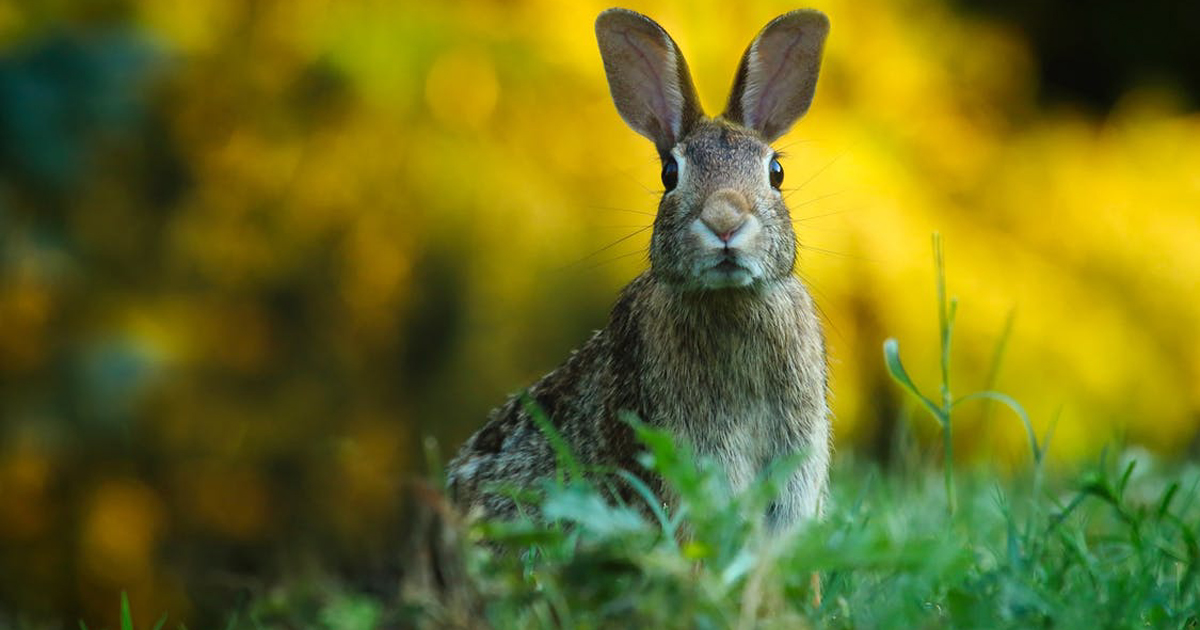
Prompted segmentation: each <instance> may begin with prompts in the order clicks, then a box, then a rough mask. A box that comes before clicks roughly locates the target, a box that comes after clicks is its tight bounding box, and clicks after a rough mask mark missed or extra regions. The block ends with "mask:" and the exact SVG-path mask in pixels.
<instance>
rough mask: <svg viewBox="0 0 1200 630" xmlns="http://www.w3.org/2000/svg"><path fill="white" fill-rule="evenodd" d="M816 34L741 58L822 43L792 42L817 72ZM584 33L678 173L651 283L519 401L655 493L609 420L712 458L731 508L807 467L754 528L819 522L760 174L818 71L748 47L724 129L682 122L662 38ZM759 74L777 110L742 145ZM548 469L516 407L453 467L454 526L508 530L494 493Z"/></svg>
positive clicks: (781, 264)
mask: <svg viewBox="0 0 1200 630" xmlns="http://www.w3.org/2000/svg"><path fill="white" fill-rule="evenodd" d="M776 25H780V26H778V27H777V26H776ZM822 28H824V29H827V28H828V23H827V22H825V21H824V16H821V15H820V14H818V13H815V12H793V13H790V14H787V15H784V16H781V17H780V18H778V19H776V20H775V21H773V22H772V23H771V24H769V25H768V26H767V28H766V29H764V31H763V33H760V35H759V38H757V39H756V40H755V44H758V43H759V42H760V41H764V39H763V38H764V34H766V35H769V36H770V37H771V38H773V39H774V40H781V41H783V44H780V45H779V46H780V47H781V49H784V48H786V49H787V50H791V49H792V48H795V47H794V46H785V44H787V38H788V37H801V36H803V37H809V38H811V37H819V41H816V42H815V43H814V42H813V41H809V40H805V44H806V45H807V47H808V49H812V48H813V47H814V45H815V48H816V50H817V54H818V58H819V51H820V45H821V43H822V42H823V39H824V30H822ZM814 29H815V30H814ZM814 32H815V33H816V34H815V35H814ZM597 33H598V38H599V40H600V43H601V52H602V53H603V55H604V57H605V68H606V71H607V72H608V74H609V82H610V85H611V87H612V91H613V97H614V100H615V101H616V102H617V107H618V110H620V111H621V113H622V116H623V117H624V118H625V119H626V120H627V121H630V124H631V126H634V128H635V129H637V130H638V131H639V132H641V133H643V134H644V135H647V136H648V137H650V138H651V139H652V140H654V141H655V142H656V144H657V145H658V146H659V148H660V152H661V153H662V154H663V159H664V160H675V161H677V163H678V164H679V183H678V186H677V187H676V188H675V189H674V190H671V191H668V192H667V193H666V194H664V196H663V199H662V201H661V203H660V204H659V209H658V214H657V216H656V219H655V222H654V235H653V237H652V239H651V247H650V259H651V268H650V270H648V271H647V272H645V273H643V274H642V275H640V276H639V277H638V278H637V279H635V280H634V281H633V282H632V283H630V284H629V286H627V287H626V288H625V289H624V290H623V291H622V293H621V296H620V298H619V299H618V300H617V304H616V306H615V307H614V308H613V311H612V315H611V317H610V319H609V322H608V324H607V326H605V327H604V328H603V329H602V330H599V331H597V332H596V333H595V334H594V335H593V336H592V338H591V339H590V340H588V341H587V342H586V343H585V344H584V345H583V346H582V347H580V348H579V349H578V350H576V351H575V352H573V353H572V354H571V356H570V357H568V358H567V360H566V362H564V363H563V364H562V365H561V366H559V367H558V368H557V369H555V370H554V371H552V372H550V373H549V374H547V375H546V376H544V377H543V378H542V379H541V380H539V381H538V382H537V383H535V384H534V385H533V386H532V387H530V388H529V389H528V390H527V392H528V395H529V396H530V398H532V400H533V401H534V402H536V404H537V406H538V407H540V409H541V410H542V411H543V412H544V413H545V414H546V416H547V417H548V418H549V419H550V421H551V423H552V424H553V425H554V426H555V427H556V428H557V430H558V431H559V432H560V433H561V434H562V435H563V436H564V438H565V439H566V441H567V443H568V444H569V445H570V446H571V448H572V449H573V451H574V453H575V455H576V457H577V458H578V459H579V461H580V462H581V463H582V464H583V465H584V466H586V467H608V468H624V469H627V470H630V471H631V472H634V473H635V474H640V475H642V476H643V477H644V478H645V479H646V481H647V482H648V483H650V484H651V487H654V488H656V489H658V490H660V491H661V490H662V488H661V487H660V484H657V483H656V480H655V479H654V478H653V477H652V476H650V475H649V474H648V473H646V471H645V470H644V469H643V468H642V467H641V466H640V465H639V464H638V463H637V454H638V444H637V443H636V441H635V440H634V437H633V432H632V429H631V428H630V427H629V426H628V425H627V424H626V423H624V422H623V421H621V420H620V419H619V416H620V414H621V413H623V412H633V413H634V414H636V415H637V416H638V417H639V418H640V419H641V420H642V421H644V422H646V423H648V424H650V425H652V426H655V427H659V428H661V429H665V430H667V431H668V432H670V433H671V434H672V435H673V436H674V437H675V438H676V439H678V440H682V441H686V442H688V443H690V444H691V445H692V446H693V447H694V448H695V450H696V451H697V453H699V454H700V455H702V456H708V457H712V458H713V459H714V460H716V461H717V462H718V463H719V464H721V465H722V466H723V467H724V469H725V471H726V472H727V474H728V475H729V481H730V485H731V487H732V488H733V489H734V490H735V491H737V490H741V489H744V488H746V487H747V486H748V485H749V484H750V483H752V482H753V480H754V479H755V478H756V477H757V476H758V475H759V474H760V473H761V471H762V470H763V469H764V467H766V466H767V465H769V464H770V463H771V462H772V461H773V460H775V459H777V458H780V457H784V456H787V455H789V454H791V453H794V452H797V451H804V452H805V453H806V458H805V460H804V463H803V464H802V465H801V467H800V469H799V470H798V471H797V472H796V473H795V475H794V476H793V478H792V479H791V480H790V481H789V483H788V485H787V486H786V488H785V489H784V491H783V493H782V496H781V497H780V498H779V499H778V500H777V501H776V503H775V505H773V506H772V507H771V509H770V511H769V514H768V517H769V519H770V522H771V523H772V524H773V525H775V526H777V527H781V528H786V527H787V526H790V525H792V524H794V523H796V522H798V521H799V520H801V519H803V518H807V517H813V516H816V515H818V514H819V513H820V510H821V501H822V497H823V496H824V492H825V488H826V484H827V477H828V467H829V457H830V440H831V431H830V424H829V410H828V407H827V404H826V384H827V382H826V381H827V372H826V362H825V351H824V340H823V337H822V332H821V327H820V322H819V320H818V318H817V316H816V314H815V307H814V305H813V302H812V299H811V297H810V296H809V294H808V292H807V291H806V290H805V288H804V286H803V284H801V282H800V281H799V280H798V279H797V278H796V277H795V276H794V275H793V271H794V267H795V264H796V237H795V234H794V232H793V230H792V223H791V219H790V215H789V213H788V210H787V207H786V206H785V205H784V203H783V199H782V197H781V195H780V194H779V191H778V190H776V189H774V188H772V187H771V185H770V183H769V178H768V173H767V165H768V163H769V161H770V159H771V158H772V156H774V152H773V150H772V149H771V148H770V146H769V145H768V144H767V141H768V140H771V139H774V136H776V135H778V134H781V133H782V132H783V131H786V129H787V127H789V126H790V125H791V123H792V122H793V120H794V118H795V117H798V116H799V115H800V114H802V113H803V110H804V109H807V107H808V102H810V101H811V99H812V93H811V89H812V86H813V85H815V81H816V75H815V72H816V71H815V68H811V69H810V68H805V67H800V68H799V69H797V70H795V71H794V73H796V74H797V75H798V76H796V77H792V76H790V75H789V74H788V73H789V72H793V71H792V70H791V66H790V65H789V62H788V61H787V58H786V57H779V58H775V57H772V56H771V51H770V50H761V49H760V50H759V51H758V53H755V54H754V55H753V58H752V54H751V52H752V51H753V50H754V46H755V45H754V44H752V46H751V49H750V50H748V51H747V53H746V57H745V58H744V59H743V61H742V65H741V69H740V70H739V78H738V80H737V81H736V82H735V93H734V94H733V95H732V96H731V99H730V102H731V103H734V102H736V103H738V104H739V105H738V107H737V108H731V109H732V113H727V116H728V119H727V118H726V117H718V118H716V119H709V118H705V117H703V116H702V115H696V114H694V113H693V112H699V111H700V110H699V104H698V103H697V102H696V101H695V100H694V99H695V95H694V89H693V88H691V81H690V77H688V76H687V71H686V64H685V63H684V62H683V58H682V55H680V54H679V52H678V49H677V48H676V47H675V44H674V42H673V41H671V39H670V37H669V36H667V34H666V32H665V31H662V29H661V27H659V26H658V25H657V24H655V23H654V22H652V21H650V20H649V19H648V18H645V17H644V16H640V15H638V14H636V13H632V12H629V11H624V10H619V9H613V10H610V11H606V12H605V13H603V14H601V17H600V19H599V20H597ZM793 33H798V34H796V35H793ZM646 51H659V54H658V56H655V55H654V54H649V55H648V54H646ZM789 54H790V53H789ZM772 63H773V64H774V65H771V64H772ZM639 64H640V65H639ZM801 65H803V64H801ZM809 65H812V64H809ZM627 66H632V67H627ZM763 68H766V69H767V70H770V71H771V72H772V74H771V76H773V77H776V78H774V79H772V84H771V85H769V86H766V87H760V88H758V91H759V92H761V93H764V94H765V95H764V96H763V98H770V99H773V100H772V101H770V103H771V107H770V108H758V109H763V110H764V111H768V112H770V111H774V110H778V111H782V112H784V114H783V116H784V117H783V118H780V117H778V116H777V117H775V118H770V119H768V120H764V121H759V122H758V123H757V124H756V126H755V127H754V128H747V127H745V126H743V125H742V124H741V120H740V114H739V110H740V108H741V107H742V93H741V91H742V90H745V89H746V85H747V83H748V79H747V78H746V73H748V72H751V71H756V72H758V73H759V74H762V73H763V72H764V70H763ZM778 68H782V69H783V71H782V72H777V71H776V70H777V69H778ZM780 77H781V78H780ZM672 81H676V82H678V83H679V84H672V83H671V82H672ZM750 81H752V79H751V80H750ZM661 82H665V83H666V84H665V85H664V84H663V83H661ZM739 85H740V86H741V87H738V86H739ZM796 86H800V87H799V88H797V87H796ZM805 86H807V87H805ZM804 90H808V91H807V92H805V91H804ZM664 94H666V95H668V96H667V97H665V98H664V97H663V96H662V95H664ZM672 94H674V95H676V96H677V97H678V98H675V99H674V100H672V97H671V96H670V95H672ZM631 95H635V96H631ZM676 101H678V102H676ZM792 101H796V102H795V103H793V102H792ZM777 103H782V105H781V106H780V105H776V104H777ZM751 104H752V105H753V104H754V103H751ZM797 112H799V113H797ZM676 127H677V128H678V129H676ZM730 235H732V236H730ZM555 462H556V459H555V454H554V452H553V449H552V448H551V446H550V444H549V442H548V440H547V439H546V437H545V436H544V435H543V434H542V432H541V431H540V430H539V429H538V427H537V426H536V424H535V422H534V421H533V419H532V418H531V417H530V416H529V413H528V410H527V409H526V406H525V405H524V404H523V403H522V400H521V399H520V397H517V396H514V397H513V398H510V399H509V400H508V402H506V403H505V404H504V405H502V406H500V407H499V408H497V409H495V410H494V411H492V413H491V415H490V416H489V418H488V422H487V424H486V425H485V426H484V427H483V428H482V429H480V431H479V432H478V433H476V434H475V435H474V436H473V437H471V439H470V440H468V441H467V443H466V444H465V445H464V446H463V447H462V449H461V450H460V451H459V454H458V456H457V457H455V459H454V460H453V461H451V463H450V467H449V477H450V489H451V493H452V496H453V497H454V500H455V501H456V502H457V503H458V504H459V505H460V506H462V507H464V508H466V509H468V510H475V511H482V512H484V513H486V514H488V515H491V516H499V517H507V516H512V515H513V514H514V511H515V508H516V506H515V504H514V503H513V502H512V501H511V500H510V499H509V498H507V497H505V496H502V495H501V494H497V493H495V492H493V491H492V490H493V489H494V488H493V486H496V485H502V484H505V483H509V484H513V485H516V486H518V487H532V486H536V483H537V482H538V480H540V479H544V478H547V477H549V476H551V475H553V474H554V473H555Z"/></svg>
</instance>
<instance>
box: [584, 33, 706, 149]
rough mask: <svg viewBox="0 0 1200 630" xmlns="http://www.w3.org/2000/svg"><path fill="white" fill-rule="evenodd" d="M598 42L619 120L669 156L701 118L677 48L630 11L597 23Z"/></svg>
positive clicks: (684, 63)
mask: <svg viewBox="0 0 1200 630" xmlns="http://www.w3.org/2000/svg"><path fill="white" fill-rule="evenodd" d="M596 41H597V42H598V43H599V44H600V56H601V57H603V59H604V72H605V74H607V75H608V87H609V89H610V91H611V92H612V97H613V102H614V103H616V105H617V111H618V112H620V113H621V118H624V119H625V122H626V123H628V124H629V126H630V127H632V128H633V130H634V131H636V132H638V133H640V134H642V135H643V136H646V137H647V138H649V139H651V140H653V141H654V144H655V146H656V147H657V148H658V151H659V153H661V154H664V155H665V154H666V153H668V152H670V150H671V147H674V146H675V145H676V144H677V143H678V142H679V141H680V139H682V138H683V136H685V135H686V134H687V132H688V130H689V129H690V128H691V127H692V125H693V124H695V122H696V121H697V120H699V119H700V117H701V116H703V115H704V114H703V112H702V110H701V109H700V99H699V97H697V96H696V88H695V87H693V86H692V77H691V75H690V74H689V73H688V67H687V63H686V62H685V61H684V60H683V55H682V54H681V53H680V52H679V47H678V46H676V45H675V42H674V41H673V40H672V39H671V36H670V35H668V34H667V32H666V31H665V30H663V28H662V27H661V26H659V25H658V24H657V23H656V22H655V21H654V20H651V19H650V18H648V17H646V16H644V15H642V14H640V13H635V12H633V11H630V10H628V9H609V10H607V11H605V12H603V13H601V14H600V17H598V18H596Z"/></svg>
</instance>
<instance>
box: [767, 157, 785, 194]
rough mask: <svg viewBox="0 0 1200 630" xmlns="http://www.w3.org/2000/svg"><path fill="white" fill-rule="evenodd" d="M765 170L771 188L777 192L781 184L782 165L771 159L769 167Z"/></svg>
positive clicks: (777, 160) (775, 159) (776, 159)
mask: <svg viewBox="0 0 1200 630" xmlns="http://www.w3.org/2000/svg"><path fill="white" fill-rule="evenodd" d="M767 170H768V172H769V173H770V176H771V188H774V189H775V190H779V186H780V185H782V184H783V165H782V164H780V163H779V159H778V158H771V165H770V166H769V167H767Z"/></svg>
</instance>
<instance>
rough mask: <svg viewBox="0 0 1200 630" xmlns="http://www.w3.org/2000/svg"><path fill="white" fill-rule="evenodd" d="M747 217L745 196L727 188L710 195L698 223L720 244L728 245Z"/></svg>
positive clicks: (748, 205) (748, 208) (748, 209)
mask: <svg viewBox="0 0 1200 630" xmlns="http://www.w3.org/2000/svg"><path fill="white" fill-rule="evenodd" d="M749 217H750V203H749V202H748V201H746V197H745V195H743V194H742V193H740V192H738V191H736V190H730V189H728V188H726V189H723V190H718V191H717V192H715V193H713V194H712V195H710V196H709V198H708V199H707V200H706V201H705V202H704V209H703V210H702V211H701V212H700V222H701V223H703V224H704V227H706V228H708V229H709V231H711V232H712V233H713V234H715V235H716V237H717V238H719V239H721V242H722V243H728V242H729V241H730V239H732V238H733V237H734V235H735V234H737V233H738V230H740V229H742V226H744V225H746V220H747V219H748V218H749Z"/></svg>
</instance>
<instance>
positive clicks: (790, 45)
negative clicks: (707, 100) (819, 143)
mask: <svg viewBox="0 0 1200 630" xmlns="http://www.w3.org/2000/svg"><path fill="white" fill-rule="evenodd" d="M780 36H782V37H783V39H784V41H783V42H782V43H781V44H777V43H775V42H774V41H772V40H775V39H778V38H779V37H780ZM802 41H803V38H802V37H800V34H799V33H790V32H784V33H779V35H778V36H776V35H774V34H768V35H766V36H764V37H763V38H762V39H761V40H759V41H758V42H756V43H755V46H754V50H753V52H752V55H753V56H752V58H751V64H750V67H751V68H752V70H751V72H752V75H751V77H750V81H749V83H750V85H753V86H755V88H756V89H754V90H746V94H745V95H744V96H743V97H742V109H744V110H746V111H753V112H754V113H753V115H752V116H750V117H748V118H749V121H748V122H750V123H751V124H750V125H748V126H750V127H752V128H755V129H763V127H764V123H765V122H766V121H767V120H769V118H770V116H771V114H773V113H776V111H775V105H776V103H778V102H779V98H780V96H782V95H784V94H785V93H788V94H790V93H791V91H790V90H789V89H788V88H789V87H790V86H788V85H785V84H786V83H787V79H788V78H789V77H788V74H789V70H792V71H794V70H795V69H794V68H791V65H792V64H789V63H788V60H789V59H791V57H792V53H793V52H794V51H795V49H796V47H797V46H799V45H800V44H801V42H802ZM780 45H782V46H783V50H782V51H780V52H778V53H776V52H775V49H777V48H779V47H780ZM764 49H765V50H766V51H767V54H765V55H764V54H763V51H764ZM756 75H757V76H756ZM763 75H765V77H764V76H763ZM752 96H754V97H756V98H757V101H758V102H757V103H750V102H747V100H748V99H750V98H751V97H752ZM748 105H754V108H753V110H751V109H749V108H748V107H747V106H748Z"/></svg>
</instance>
